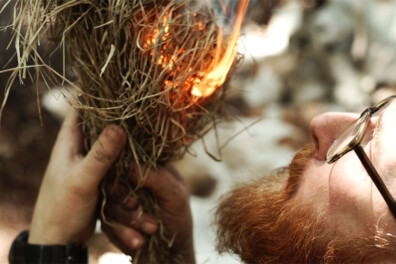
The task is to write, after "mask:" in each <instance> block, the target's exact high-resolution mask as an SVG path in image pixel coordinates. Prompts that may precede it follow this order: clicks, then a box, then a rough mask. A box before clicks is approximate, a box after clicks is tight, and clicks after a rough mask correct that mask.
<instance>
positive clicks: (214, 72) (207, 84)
mask: <svg viewBox="0 0 396 264" xmlns="http://www.w3.org/2000/svg"><path fill="white" fill-rule="evenodd" d="M239 2H240V3H239V6H238V11H237V18H236V20H235V24H234V27H233V34H232V35H231V36H230V38H229V40H228V43H227V48H226V50H225V51H224V48H223V35H222V33H221V32H219V36H218V43H217V49H216V51H215V60H214V61H213V63H212V65H211V66H210V67H209V70H208V71H207V72H202V73H200V75H201V76H203V77H202V78H201V79H200V80H199V81H197V82H196V84H195V85H194V86H193V88H192V90H191V94H192V95H194V96H197V97H208V96H210V95H212V94H213V93H214V92H215V91H216V89H217V88H219V87H220V86H222V85H223V84H224V82H225V80H226V78H227V74H228V72H229V71H230V69H231V66H232V64H233V63H234V60H235V58H236V55H237V47H236V45H237V41H238V38H239V35H240V32H241V26H242V22H243V18H244V17H245V14H246V11H247V7H248V5H249V0H241V1H239ZM221 55H222V56H221Z"/></svg>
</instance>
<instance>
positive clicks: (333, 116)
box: [216, 101, 396, 263]
mask: <svg viewBox="0 0 396 264" xmlns="http://www.w3.org/2000/svg"><path fill="white" fill-rule="evenodd" d="M358 118H359V115H358V114H346V113H327V114H322V115H319V116H317V117H316V118H314V120H313V121H312V123H311V130H312V136H313V140H314V143H315V144H314V146H313V145H308V146H307V147H305V148H304V149H303V150H302V151H301V152H300V153H298V154H297V155H296V156H295V158H294V159H293V161H292V162H291V164H290V166H289V167H288V169H287V170H286V171H285V172H283V173H280V174H278V175H277V176H274V177H271V178H267V177H264V178H262V179H259V180H258V181H257V182H254V183H251V184H248V185H245V186H242V187H239V188H237V189H235V190H234V191H233V192H231V193H230V194H229V195H228V196H227V197H225V198H224V200H223V201H222V203H221V204H220V206H219V208H218V211H217V216H216V223H217V225H218V239H219V244H218V247H219V249H220V250H222V251H231V252H234V253H236V254H238V255H239V256H240V257H241V258H242V260H244V261H245V262H248V263H250V262H251V263H272V262H274V263H283V262H286V263H295V262H298V263H317V262H320V263H356V262H358V263H362V262H367V263H370V262H373V261H374V260H375V262H376V263H380V262H379V261H385V260H386V261H388V260H390V263H392V262H394V260H395V259H396V256H395V255H396V220H395V218H394V217H393V215H392V213H391V212H390V210H389V209H388V206H387V205H386V203H385V201H384V199H383V198H382V196H381V195H380V193H379V192H378V190H377V188H376V186H375V185H374V183H373V182H372V181H371V178H370V177H369V176H368V174H367V172H366V171H365V169H364V167H363V165H362V164H361V162H360V161H359V159H358V157H357V155H356V154H355V153H354V152H353V151H351V152H349V153H348V154H346V155H345V156H343V157H342V158H341V159H339V160H338V161H337V162H335V163H334V164H327V163H326V161H325V156H326V153H327V150H328V149H329V147H330V146H331V144H332V143H333V142H334V140H335V139H336V138H337V137H338V136H340V135H341V134H342V132H343V131H344V130H345V129H347V128H348V127H349V126H350V125H351V124H352V123H353V122H354V121H356V120H357V119H358ZM361 145H362V147H363V148H364V150H365V151H366V153H367V155H368V157H369V159H370V160H371V161H372V163H373V165H374V167H375V168H376V169H377V171H378V172H379V174H380V175H381V176H382V178H383V180H384V182H385V183H386V185H387V187H388V188H389V190H390V192H391V193H392V194H393V195H394V197H395V196H396V180H395V178H396V103H395V101H394V102H393V103H392V104H391V105H389V106H388V107H387V108H386V109H385V110H384V111H381V113H380V115H379V117H377V118H372V120H370V123H369V125H368V127H367V132H366V136H365V137H364V139H363V141H362V143H361ZM282 182H283V183H282Z"/></svg>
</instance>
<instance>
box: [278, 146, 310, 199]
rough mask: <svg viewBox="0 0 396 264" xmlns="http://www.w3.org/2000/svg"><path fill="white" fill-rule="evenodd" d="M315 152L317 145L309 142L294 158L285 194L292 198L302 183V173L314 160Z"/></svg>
mask: <svg viewBox="0 0 396 264" xmlns="http://www.w3.org/2000/svg"><path fill="white" fill-rule="evenodd" d="M314 153H315V145H314V144H313V143H309V144H307V145H305V146H304V147H303V148H302V149H301V150H300V151H299V152H298V153H297V154H296V155H295V156H294V158H293V159H292V161H291V163H290V165H289V167H288V172H289V177H288V178H287V182H286V187H285V195H286V196H287V197H288V198H291V197H292V196H293V195H294V194H295V193H296V192H297V191H298V188H299V186H300V183H301V178H302V175H303V174H304V172H305V170H306V169H307V167H308V165H309V164H310V163H311V162H312V158H313V155H314Z"/></svg>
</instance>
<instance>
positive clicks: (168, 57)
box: [8, 0, 248, 263]
mask: <svg viewBox="0 0 396 264" xmlns="http://www.w3.org/2000/svg"><path fill="white" fill-rule="evenodd" d="M241 2H243V3H244V4H245V6H243V5H241V6H242V7H241V9H240V13H244V12H245V11H246V6H247V2H248V1H241ZM16 10H17V11H19V13H18V15H17V17H16V18H15V20H14V25H13V27H14V29H15V32H16V35H15V40H16V44H17V46H18V47H20V48H21V49H20V50H19V49H17V56H18V61H19V67H18V69H17V70H18V73H17V71H15V72H14V74H13V75H12V79H11V81H10V85H9V87H8V90H9V88H10V87H11V84H12V81H13V80H14V79H16V78H17V77H18V75H19V78H20V79H21V80H23V78H26V77H27V76H29V75H30V76H31V77H32V78H37V79H41V80H44V82H45V83H46V84H47V85H48V86H51V85H52V84H58V83H59V82H61V83H65V82H67V83H69V84H70V85H72V86H73V87H74V90H73V92H71V93H72V94H73V95H74V96H75V99H76V100H74V102H73V106H74V107H75V108H77V109H80V113H81V118H82V121H83V122H82V125H83V131H84V135H85V147H86V149H87V150H89V148H90V146H91V145H92V144H93V142H94V141H95V140H96V138H97V137H98V135H99V133H100V132H101V131H102V130H103V128H104V127H105V126H106V125H108V124H109V123H117V124H119V125H121V126H122V127H123V128H124V129H125V131H127V133H128V143H129V144H127V147H126V148H125V150H124V151H123V153H122V155H121V157H120V158H119V159H118V161H117V162H116V164H115V165H114V166H113V167H112V169H111V171H110V172H109V173H108V175H107V176H106V178H105V180H104V182H103V190H104V189H106V187H108V186H113V185H115V184H123V185H126V186H128V187H129V189H130V192H131V195H134V196H136V197H138V199H139V207H140V210H141V211H143V210H144V211H145V212H148V213H151V214H153V215H154V216H157V218H159V216H158V212H157V209H156V201H155V199H154V198H153V197H152V196H151V195H150V194H149V193H148V192H147V191H145V190H144V189H142V188H141V184H142V182H143V181H144V179H145V176H146V175H147V173H148V171H149V170H150V169H153V168H154V169H155V168H156V166H157V165H158V164H165V163H166V162H169V161H172V160H176V159H179V158H181V157H182V156H183V154H184V153H185V152H186V151H188V148H189V146H190V145H191V144H192V143H193V142H194V141H195V140H197V139H199V138H201V137H202V136H203V135H204V134H205V133H206V132H207V131H208V130H209V129H211V128H212V127H213V126H215V124H216V120H217V119H218V117H220V116H221V115H222V106H223V101H224V94H225V91H226V90H225V89H224V85H223V84H224V82H225V80H226V77H227V74H228V72H229V70H230V68H231V66H232V64H233V62H234V60H235V56H236V51H235V44H236V39H237V37H238V36H239V29H238V30H237V32H234V33H235V36H234V37H232V38H230V40H232V41H233V42H232V43H231V44H230V43H228V44H227V43H226V44H225V43H223V37H222V35H221V31H220V29H219V27H218V25H217V24H216V20H215V17H214V14H213V11H212V10H211V9H210V8H209V7H206V6H204V5H202V3H201V2H200V1H176V0H151V1H150V0H96V1H94V0H92V1H90V0H35V1H33V0H18V1H17V5H16ZM241 17H243V14H242V15H241ZM241 19H242V18H241ZM241 19H240V20H241ZM237 23H239V27H240V23H241V21H239V22H237ZM22 28H26V32H24V33H22V30H21V29H22ZM43 36H46V37H50V38H51V39H53V40H54V41H57V42H58V43H59V47H60V48H62V49H64V50H65V54H66V53H67V55H68V57H69V61H68V63H70V64H71V66H72V67H73V69H74V70H75V72H76V74H77V76H78V82H77V83H72V82H71V81H69V80H67V79H66V78H65V77H64V74H63V73H57V72H55V71H54V70H52V69H51V68H50V67H49V66H48V65H46V64H45V63H44V62H43V61H42V59H41V58H40V56H39V54H38V53H37V52H36V48H37V45H39V42H40V39H41V38H42V37H43ZM227 46H228V47H229V49H228V50H226V49H225V48H226V47H227ZM66 51H67V52H66ZM29 60H30V61H34V64H35V65H34V66H33V68H35V71H34V72H32V71H29V67H30V66H28V61H29ZM44 69H45V70H44ZM34 73H35V74H36V75H35V76H33V74H34ZM140 165H144V166H140ZM132 170H135V171H138V173H139V176H140V177H139V178H140V182H139V183H138V184H133V183H132V182H130V180H129V178H128V175H129V173H130V171H132ZM103 195H104V199H103V206H102V207H104V205H105V203H106V194H105V192H103ZM102 211H103V210H102ZM102 218H103V221H107V218H106V216H105V215H104V213H102ZM162 229H163V228H162ZM164 234H166V230H160V232H158V233H157V235H154V236H153V237H151V238H149V239H147V241H148V243H146V247H145V248H144V249H143V250H142V251H141V252H138V253H137V254H136V255H134V256H132V257H133V258H134V262H137V260H138V259H139V257H141V258H142V260H143V261H144V262H150V263H164V262H166V263H175V262H176V263H177V262H180V260H179V259H178V254H177V252H174V251H173V250H172V236H166V235H164Z"/></svg>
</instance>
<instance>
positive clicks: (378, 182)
mask: <svg viewBox="0 0 396 264" xmlns="http://www.w3.org/2000/svg"><path fill="white" fill-rule="evenodd" d="M394 99H396V95H393V96H390V97H388V98H385V99H384V100H382V101H380V102H379V103H378V104H376V105H375V106H372V107H369V108H367V109H366V110H364V111H363V112H362V114H361V115H360V117H359V119H358V120H357V121H356V122H355V123H354V124H352V125H351V126H350V127H349V128H348V129H346V130H345V131H344V133H342V134H341V136H339V137H338V138H337V139H336V140H335V141H334V143H333V144H332V145H331V147H330V148H329V150H328V151H327V154H326V162H327V163H328V164H331V163H334V162H336V161H337V160H338V159H340V158H341V157H343V156H344V155H345V154H347V153H348V152H350V151H351V150H353V151H355V153H356V155H357V156H358V158H359V160H360V162H361V163H362V164H363V167H364V168H365V169H366V171H367V173H368V175H369V176H370V178H371V180H372V181H373V182H374V184H375V186H376V187H377V189H378V191H379V192H380V193H381V195H382V197H383V198H384V200H385V202H386V204H387V205H388V207H389V209H390V211H391V212H392V214H393V216H394V217H395V218H396V202H395V199H394V198H393V196H392V195H391V193H390V192H389V190H388V188H387V187H386V185H385V183H384V182H383V181H382V179H381V177H380V175H379V174H378V172H377V170H376V169H375V168H374V166H373V164H372V163H371V161H370V159H369V158H368V156H367V154H366V152H365V151H364V149H363V148H362V146H361V145H360V143H361V141H362V139H363V137H364V135H365V134H366V131H367V125H368V122H369V120H370V118H371V116H372V115H373V114H374V113H376V112H378V111H379V110H380V109H382V108H384V107H385V106H387V105H388V104H389V103H390V102H391V101H392V100H394ZM351 132H352V133H355V136H354V137H353V138H352V140H351V141H350V142H349V143H348V144H347V145H346V146H345V147H344V148H342V149H341V150H340V151H338V152H336V153H335V154H333V155H331V156H329V154H330V153H332V152H333V150H334V149H335V148H337V147H338V146H339V144H340V143H341V142H342V141H343V140H344V138H345V137H346V136H347V135H349V134H350V133H351Z"/></svg>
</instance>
